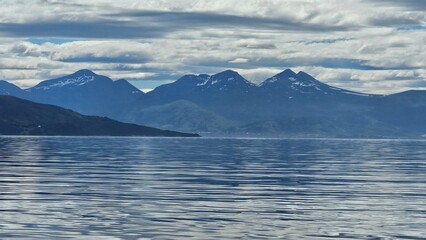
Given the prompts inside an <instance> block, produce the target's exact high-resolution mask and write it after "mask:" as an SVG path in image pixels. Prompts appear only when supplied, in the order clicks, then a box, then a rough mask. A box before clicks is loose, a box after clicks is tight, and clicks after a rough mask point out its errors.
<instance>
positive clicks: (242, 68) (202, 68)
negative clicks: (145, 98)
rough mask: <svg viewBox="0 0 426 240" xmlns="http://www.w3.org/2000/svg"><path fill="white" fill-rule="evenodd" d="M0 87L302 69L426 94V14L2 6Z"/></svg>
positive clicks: (138, 5)
mask: <svg viewBox="0 0 426 240" xmlns="http://www.w3.org/2000/svg"><path fill="white" fill-rule="evenodd" d="M0 4H2V8H1V9H0V79H6V80H10V81H12V82H15V83H17V84H19V85H21V86H24V87H28V86H31V85H32V84H35V83H37V82H39V81H41V80H44V79H48V78H52V77H55V76H58V75H61V74H67V73H71V72H73V71H76V70H78V69H81V68H90V69H93V70H95V71H97V72H99V73H101V74H107V75H109V76H111V77H113V78H116V79H118V78H127V79H129V80H131V81H132V82H133V83H134V84H135V85H137V86H138V87H140V88H153V87H155V86H157V85H159V84H163V83H166V82H170V81H173V80H176V79H177V78H179V77H180V76H181V75H183V74H187V73H215V72H219V71H222V70H225V69H228V68H232V69H235V70H237V71H239V72H240V73H241V74H243V75H244V76H245V77H247V78H248V79H249V80H251V81H253V82H259V81H261V80H263V79H264V78H267V77H270V76H271V75H273V74H275V73H277V72H279V71H281V70H284V69H285V68H293V69H295V70H296V71H297V70H303V71H306V72H309V73H311V74H313V75H314V76H315V77H317V78H318V79H319V80H322V81H324V82H326V83H329V84H333V85H336V86H339V87H344V88H349V89H351V90H357V91H363V92H370V93H392V92H398V91H403V90H407V89H424V88H426V49H425V45H426V14H425V11H426V5H425V3H424V2H423V1H414V0H413V1H393V0H373V1H366V0H347V1H336V0H324V1H311V0H297V1H296V0H292V1H280V0H263V1H260V0H247V1H244V4H241V1H237V0H202V1H201V0H199V1H194V0H191V1H190V0H180V1H165V0H145V1H130V0H123V1H112V0H97V1H90V3H88V1H78V0H75V1H61V0H33V1H16V0H0Z"/></svg>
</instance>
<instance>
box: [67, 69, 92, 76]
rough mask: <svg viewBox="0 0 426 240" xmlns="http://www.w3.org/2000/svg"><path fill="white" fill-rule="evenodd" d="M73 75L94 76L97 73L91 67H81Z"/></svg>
mask: <svg viewBox="0 0 426 240" xmlns="http://www.w3.org/2000/svg"><path fill="white" fill-rule="evenodd" d="M72 75H83V76H94V75H97V74H96V73H94V72H93V71H91V70H89V69H80V70H78V71H77V72H75V73H73V74H72Z"/></svg>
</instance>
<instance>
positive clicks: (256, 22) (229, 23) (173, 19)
mask: <svg viewBox="0 0 426 240" xmlns="http://www.w3.org/2000/svg"><path fill="white" fill-rule="evenodd" d="M109 16H114V17H137V18H139V19H141V20H142V21H151V22H157V23H163V24H164V25H174V26H176V27H178V28H179V27H184V28H186V27H189V28H194V27H221V28H239V27H245V28H261V29H275V30H290V31H315V32H316V31H346V30H351V29H354V28H355V27H354V26H337V25H326V24H311V23H308V22H307V21H296V20H295V19H292V18H285V17H281V18H261V17H246V16H237V15H228V14H219V13H210V12H168V11H167V12H166V11H128V12H120V13H117V14H110V15H109ZM305 20H306V19H305Z"/></svg>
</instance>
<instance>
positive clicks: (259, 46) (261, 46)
mask: <svg viewBox="0 0 426 240" xmlns="http://www.w3.org/2000/svg"><path fill="white" fill-rule="evenodd" d="M238 46H239V47H242V48H251V49H277V46H276V45H275V44H273V43H253V44H240V45H238Z"/></svg>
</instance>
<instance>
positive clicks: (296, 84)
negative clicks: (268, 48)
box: [259, 69, 373, 98]
mask: <svg viewBox="0 0 426 240" xmlns="http://www.w3.org/2000/svg"><path fill="white" fill-rule="evenodd" d="M259 86H260V88H263V89H265V90H266V91H281V93H283V94H287V95H288V97H290V98H292V97H295V96H293V95H306V94H324V95H341V94H348V95H356V96H363V97H368V96H373V95H371V94H364V93H358V92H354V91H349V90H345V89H341V88H337V87H332V86H330V85H327V84H325V83H323V82H320V81H318V80H316V79H315V78H314V77H312V76H311V75H309V74H307V73H305V72H302V71H300V72H298V73H297V74H296V73H295V72H293V71H292V70H291V69H286V70H285V71H283V72H281V73H279V74H277V75H275V76H273V77H271V78H268V79H266V80H265V81H263V82H262V83H261V84H260V85H259Z"/></svg>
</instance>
